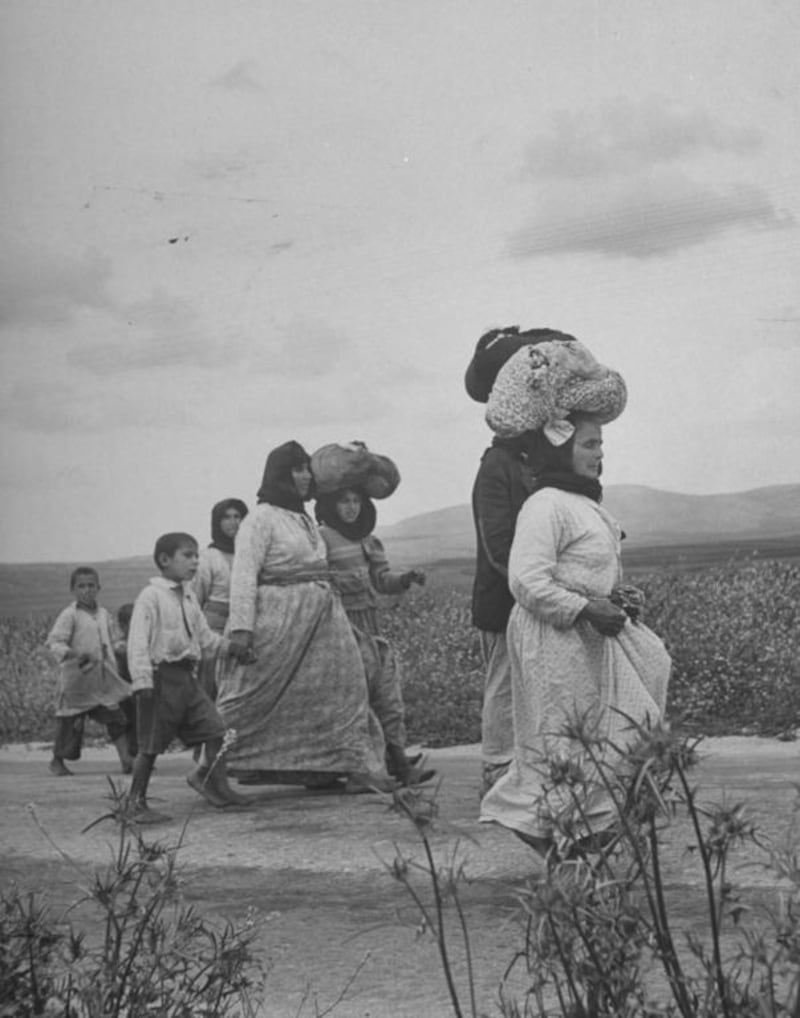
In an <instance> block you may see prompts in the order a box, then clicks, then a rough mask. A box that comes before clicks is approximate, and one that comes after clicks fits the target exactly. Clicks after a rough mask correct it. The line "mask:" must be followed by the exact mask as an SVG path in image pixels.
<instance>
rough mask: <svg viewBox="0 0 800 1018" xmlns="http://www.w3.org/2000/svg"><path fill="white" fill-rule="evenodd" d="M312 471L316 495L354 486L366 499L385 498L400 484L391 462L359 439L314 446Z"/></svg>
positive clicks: (396, 470) (395, 467)
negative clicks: (315, 447) (317, 447)
mask: <svg viewBox="0 0 800 1018" xmlns="http://www.w3.org/2000/svg"><path fill="white" fill-rule="evenodd" d="M311 473H312V474H313V475H314V483H315V485H316V491H317V494H318V495H327V494H331V493H332V492H335V491H341V490H342V489H343V488H354V489H356V490H357V491H360V492H362V493H363V494H364V495H366V496H367V498H388V497H389V496H390V495H391V494H393V492H394V491H395V490H396V489H397V486H398V484H399V483H400V471H399V470H398V469H397V466H396V464H395V463H394V461H393V460H390V459H389V457H388V456H380V455H378V453H374V452H371V451H370V450H369V449H368V448H367V446H366V445H365V444H364V442H358V441H355V442H347V443H344V444H338V443H335V442H334V443H331V444H329V445H323V446H322V447H321V448H320V449H317V450H316V452H314V453H313V454H312V456H311Z"/></svg>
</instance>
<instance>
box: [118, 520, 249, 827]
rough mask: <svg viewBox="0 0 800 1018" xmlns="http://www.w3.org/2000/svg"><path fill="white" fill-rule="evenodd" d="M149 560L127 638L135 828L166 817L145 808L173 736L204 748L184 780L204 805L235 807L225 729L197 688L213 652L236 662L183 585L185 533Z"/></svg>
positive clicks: (192, 551)
mask: <svg viewBox="0 0 800 1018" xmlns="http://www.w3.org/2000/svg"><path fill="white" fill-rule="evenodd" d="M153 558H154V560H155V563H156V565H157V566H158V568H159V570H160V572H161V575H160V576H156V577H154V578H153V579H151V580H150V583H149V584H148V586H146V587H145V588H144V590H143V591H142V592H141V593H140V594H139V596H138V597H137V598H136V603H135V604H134V608H133V615H132V617H131V625H130V631H129V634H128V667H129V669H130V674H131V680H132V685H133V694H134V696H135V698H136V722H137V736H138V740H139V752H138V754H137V756H136V760H135V762H134V765H133V778H132V780H131V787H130V792H129V811H130V818H131V819H132V820H134V821H135V822H136V823H140V824H154V823H162V822H164V821H167V820H169V819H170V818H169V817H168V816H166V815H165V814H163V813H156V812H155V811H154V810H151V809H150V808H149V807H148V805H147V788H148V784H149V782H150V775H151V774H152V772H153V766H154V764H155V760H156V757H157V756H158V754H159V753H163V752H164V750H165V749H166V748H167V747H168V746H169V744H170V743H171V742H172V740H173V739H174V738H175V737H177V738H179V739H181V741H182V742H183V743H184V744H185V745H187V746H190V747H191V746H198V745H201V744H205V749H206V752H205V760H204V761H202V762H198V764H197V766H196V767H195V768H194V769H193V770H192V771H191V772H190V773H189V775H188V776H187V778H186V780H187V782H188V783H189V785H190V786H191V787H192V788H194V789H195V791H197V792H199V793H200V794H201V795H202V796H203V797H204V798H205V799H206V800H207V801H208V802H209V803H210V804H211V805H212V806H216V807H218V808H223V807H225V806H230V805H233V804H239V803H241V802H242V801H246V800H242V798H241V797H240V796H238V795H237V794H236V792H234V791H233V789H232V788H231V787H230V785H229V783H228V778H227V774H226V772H225V763H224V761H223V760H222V758H219V759H218V754H219V752H220V750H221V749H222V744H223V739H224V736H225V726H224V724H223V722H222V719H221V718H220V716H219V714H218V713H217V709H216V707H215V706H214V704H213V703H212V702H211V700H210V699H209V697H208V694H207V693H206V692H205V691H204V690H203V688H202V687H201V686H200V684H199V682H198V681H197V667H198V664H199V661H200V660H201V658H203V657H211V656H213V655H214V654H216V653H218V652H222V653H230V654H233V655H234V656H237V657H238V656H239V655H240V651H238V649H237V648H235V647H233V646H231V645H230V644H229V642H228V640H227V638H226V637H224V636H221V635H220V634H219V633H214V632H213V631H212V630H211V629H210V627H209V625H208V622H207V621H206V619H205V616H204V615H203V612H202V610H201V609H200V605H199V604H198V602H197V598H196V597H195V595H194V593H193V592H192V589H191V585H190V581H191V580H192V579H193V577H194V574H195V573H196V572H197V563H198V547H197V542H196V541H195V539H194V538H193V537H192V536H191V535H190V534H183V533H170V534H164V535H162V536H161V537H159V539H158V540H157V541H156V546H155V549H154V551H153Z"/></svg>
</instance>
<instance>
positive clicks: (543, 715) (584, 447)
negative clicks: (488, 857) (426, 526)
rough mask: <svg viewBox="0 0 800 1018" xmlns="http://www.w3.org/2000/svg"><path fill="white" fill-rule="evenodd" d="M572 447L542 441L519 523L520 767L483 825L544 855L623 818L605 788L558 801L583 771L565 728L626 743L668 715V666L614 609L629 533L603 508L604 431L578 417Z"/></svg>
mask: <svg viewBox="0 0 800 1018" xmlns="http://www.w3.org/2000/svg"><path fill="white" fill-rule="evenodd" d="M567 426H568V427H571V428H574V431H573V434H572V437H571V438H570V439H569V440H568V441H566V442H565V443H563V444H561V445H559V446H554V445H553V444H552V443H551V442H550V441H549V440H548V438H547V437H545V435H541V448H542V453H543V460H542V465H541V466H542V469H541V472H540V473H539V476H538V479H537V482H536V486H535V490H534V493H533V494H532V495H531V496H530V497H529V498H528V499H527V501H526V502H525V504H524V505H523V508H522V510H521V512H520V514H519V517H518V519H517V525H516V531H515V536H514V541H513V545H512V548H511V554H510V558H509V586H510V588H511V592H512V594H513V595H514V598H515V601H516V604H515V606H514V608H513V609H512V613H511V617H510V619H509V624H508V630H507V640H508V648H509V656H510V660H511V670H512V690H513V716H514V759H513V761H512V764H511V766H510V768H509V770H508V772H507V773H506V774H505V775H504V776H503V777H502V778H500V780H499V781H498V782H497V783H496V784H495V785H494V786H493V787H492V788H491V789H490V790H489V791H488V792H487V794H486V795H485V797H484V799H483V802H482V804H481V820H482V821H484V822H495V823H498V824H502V825H503V826H505V827H507V828H509V829H510V830H512V831H514V832H515V833H517V834H519V835H520V836H521V837H522V838H523V839H524V840H525V841H527V842H528V843H530V844H531V845H533V847H534V848H536V849H537V850H539V851H541V852H542V854H546V853H547V851H549V848H550V846H551V845H552V844H553V841H554V838H555V837H556V836H557V833H558V830H559V825H560V824H569V823H574V824H575V828H574V829H575V830H576V831H577V833H578V834H579V835H581V836H588V835H589V834H590V833H591V834H594V835H597V834H598V833H599V832H601V831H603V830H604V829H606V828H608V827H609V826H610V825H611V824H612V822H613V820H614V816H615V809H614V806H613V803H611V801H610V800H609V799H608V797H607V795H605V794H603V792H602V791H600V790H599V789H598V790H596V791H595V792H594V793H593V794H592V795H591V796H589V797H587V800H586V801H584V802H581V803H580V804H579V807H578V808H577V810H576V804H575V802H574V798H573V796H574V786H573V789H572V791H570V790H569V789H564V790H563V798H561V799H559V795H558V790H557V789H556V791H555V793H554V791H553V783H552V781H550V777H549V775H550V774H551V773H552V772H549V765H550V763H551V762H552V761H561V763H562V764H564V763H569V762H572V763H575V764H580V765H582V766H585V765H586V759H585V754H584V753H583V750H582V747H581V744H580V740H576V739H575V738H574V737H571V736H570V735H569V734H568V733H567V730H566V726H567V725H568V724H569V723H572V722H575V721H576V720H577V719H578V718H580V719H582V720H581V724H582V725H583V728H584V731H585V732H586V733H587V735H589V737H596V738H598V739H601V740H603V739H607V740H608V743H606V747H607V748H606V752H607V753H608V752H610V750H609V749H608V745H609V744H610V743H612V742H613V743H616V744H617V745H624V744H625V742H626V740H627V741H630V740H632V739H633V737H634V735H633V732H632V730H631V722H630V720H629V719H633V720H635V721H637V722H639V723H642V724H645V723H648V722H649V723H651V724H654V723H656V722H657V721H659V720H660V719H661V718H662V717H663V713H664V708H665V704H666V695H667V683H668V680H669V672H670V659H669V655H668V654H667V652H666V650H665V648H664V646H663V644H662V643H661V641H660V640H659V639H658V637H657V636H656V635H655V634H654V633H653V632H651V630H649V629H648V628H647V627H646V626H644V625H643V624H642V623H641V622H640V621H636V622H634V621H632V620H631V619H630V618H629V617H628V615H627V614H626V612H625V611H623V610H622V608H620V607H618V605H617V604H615V603H613V601H612V599H611V597H612V593H613V591H614V590H615V588H617V587H618V586H619V585H620V583H621V581H622V568H621V562H620V540H621V531H620V527H619V524H618V523H617V522H616V520H615V519H614V518H613V517H612V516H611V515H610V514H609V513H608V512H607V511H606V510H605V509H604V508H603V506H602V505H601V504H600V498H601V492H602V489H601V486H600V482H599V476H600V473H601V464H602V430H601V427H600V425H599V424H598V423H597V422H596V421H595V420H593V419H592V418H591V417H584V416H580V415H575V416H573V417H572V418H571V419H570V420H569V421H567Z"/></svg>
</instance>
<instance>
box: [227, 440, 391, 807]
mask: <svg viewBox="0 0 800 1018" xmlns="http://www.w3.org/2000/svg"><path fill="white" fill-rule="evenodd" d="M311 490H312V477H311V472H310V469H309V457H308V455H307V454H306V452H305V450H304V449H303V448H302V446H300V445H299V444H298V443H297V442H287V443H285V444H284V445H282V446H279V447H278V448H277V449H274V450H273V451H272V452H271V453H270V454H269V456H268V458H267V463H266V467H265V470H264V478H263V481H262V485H261V488H260V489H259V492H258V505H257V506H256V507H255V509H253V510H252V511H251V512H250V513H249V514H248V516H247V517H246V518H245V520H244V521H243V522H242V525H241V527H240V529H239V531H238V533H237V535H236V552H235V555H234V561H233V569H232V573H231V590H230V615H229V619H228V632H229V634H230V639H231V641H232V642H233V643H237V644H239V645H241V646H244V647H247V648H250V649H251V650H252V656H253V661H252V663H251V664H248V665H244V666H243V665H236V666H232V667H230V668H228V669H226V671H225V672H224V673H223V674H221V675H220V679H219V692H218V699H217V708H218V710H219V712H220V714H221V716H222V718H223V720H224V722H225V725H226V727H228V728H232V729H234V730H235V732H236V739H235V741H234V743H233V744H232V745H231V747H230V748H229V749H228V750H227V752H226V761H227V764H228V772H229V773H230V774H231V775H234V776H236V777H238V778H239V779H240V781H241V780H244V781H246V782H248V783H259V782H261V781H263V782H289V783H305V784H309V785H314V786H317V785H319V784H320V783H325V782H326V781H329V782H331V783H335V782H336V780H337V779H347V780H348V781H349V786H345V787H350V788H352V789H353V790H357V789H359V788H362V787H367V786H374V785H378V786H381V785H383V784H386V782H387V780H388V779H387V776H386V773H385V770H383V769H382V765H381V763H380V762H379V761H380V759H381V757H382V753H383V746H382V745H381V747H380V751H379V752H377V751H376V747H375V746H374V745H373V742H372V737H373V735H374V732H373V735H371V729H370V725H369V715H368V696H367V681H366V676H365V673H364V666H363V663H362V660H361V654H360V652H359V649H358V645H357V643H356V640H355V637H354V636H353V633H352V629H351V627H350V623H349V621H348V619H347V616H346V614H345V611H344V608H343V607H342V602H341V598H340V597H339V595H338V593H336V591H335V589H334V588H333V586H332V584H331V581H330V576H329V572H328V566H327V561H326V548H325V543H324V541H323V539H322V536H321V534H320V533H319V530H318V528H317V525H316V524H315V523H314V521H313V520H312V519H311V518H310V517H309V516H308V514H307V513H306V512H305V511H304V506H303V503H304V502H305V501H306V500H307V499H308V498H309V497H311Z"/></svg>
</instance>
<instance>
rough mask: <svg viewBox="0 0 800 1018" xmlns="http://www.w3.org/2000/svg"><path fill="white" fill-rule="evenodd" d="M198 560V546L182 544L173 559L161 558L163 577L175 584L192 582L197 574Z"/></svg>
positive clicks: (163, 556) (162, 556)
mask: <svg viewBox="0 0 800 1018" xmlns="http://www.w3.org/2000/svg"><path fill="white" fill-rule="evenodd" d="M198 559H199V555H198V551H197V545H196V544H182V545H181V546H180V548H178V550H177V551H176V552H175V554H174V555H173V556H172V557H171V558H170V557H168V556H167V555H161V556H160V561H159V565H160V567H161V575H162V576H163V577H164V578H165V579H167V580H173V581H174V582H175V583H184V582H185V581H186V580H191V579H192V578H193V577H194V574H195V573H196V572H197V563H198Z"/></svg>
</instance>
